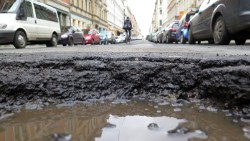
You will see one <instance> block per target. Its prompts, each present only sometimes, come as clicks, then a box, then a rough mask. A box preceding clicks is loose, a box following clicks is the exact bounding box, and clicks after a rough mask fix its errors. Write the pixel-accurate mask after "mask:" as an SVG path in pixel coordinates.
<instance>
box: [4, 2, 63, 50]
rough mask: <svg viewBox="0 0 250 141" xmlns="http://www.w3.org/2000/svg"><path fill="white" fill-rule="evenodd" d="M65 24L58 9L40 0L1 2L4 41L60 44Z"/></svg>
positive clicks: (21, 45)
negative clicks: (60, 18) (61, 25)
mask: <svg viewBox="0 0 250 141" xmlns="http://www.w3.org/2000/svg"><path fill="white" fill-rule="evenodd" d="M60 37H61V28H60V23H59V18H58V15H57V10H56V9H55V8H53V7H51V6H48V5H46V4H43V3H41V2H38V1H36V0H5V1H3V2H2V5H0V44H3V45H5V44H13V45H14V46H15V47H16V48H25V47H26V45H27V44H28V43H30V44H32V43H43V44H46V45H47V46H48V47H55V46H57V43H58V40H59V39H60Z"/></svg>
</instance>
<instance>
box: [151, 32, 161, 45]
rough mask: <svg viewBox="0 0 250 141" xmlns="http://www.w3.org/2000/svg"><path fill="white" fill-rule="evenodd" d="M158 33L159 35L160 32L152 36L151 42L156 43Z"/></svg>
mask: <svg viewBox="0 0 250 141" xmlns="http://www.w3.org/2000/svg"><path fill="white" fill-rule="evenodd" d="M159 33H160V31H157V32H156V33H155V34H153V38H152V42H154V43H158V41H157V36H158V34H159Z"/></svg>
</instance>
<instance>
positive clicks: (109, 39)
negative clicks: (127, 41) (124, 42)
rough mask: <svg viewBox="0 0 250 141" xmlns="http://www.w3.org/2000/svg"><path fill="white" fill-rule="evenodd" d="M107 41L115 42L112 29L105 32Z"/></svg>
mask: <svg viewBox="0 0 250 141" xmlns="http://www.w3.org/2000/svg"><path fill="white" fill-rule="evenodd" d="M107 37H108V43H110V44H115V34H114V32H112V31H108V32H107Z"/></svg>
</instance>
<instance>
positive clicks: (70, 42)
mask: <svg viewBox="0 0 250 141" xmlns="http://www.w3.org/2000/svg"><path fill="white" fill-rule="evenodd" d="M73 44H74V40H73V38H69V44H68V45H69V46H73Z"/></svg>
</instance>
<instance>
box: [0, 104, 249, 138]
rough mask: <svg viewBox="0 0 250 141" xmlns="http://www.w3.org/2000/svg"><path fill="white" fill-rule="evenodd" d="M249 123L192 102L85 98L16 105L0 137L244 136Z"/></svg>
mask: <svg viewBox="0 0 250 141" xmlns="http://www.w3.org/2000/svg"><path fill="white" fill-rule="evenodd" d="M249 127H250V125H249V124H248V123H247V122H242V121H241V120H240V119H237V118H234V117H232V116H230V115H229V114H228V113H225V111H222V110H219V109H218V110H217V109H215V108H214V109H213V108H212V107H205V108H202V106H200V105H198V104H195V103H189V104H185V105H176V104H172V105H170V104H168V103H161V104H153V103H149V102H145V101H130V102H122V103H119V102H118V103H114V102H113V103H110V102H105V103H85V104H75V105H73V106H69V107H65V105H57V106H56V105H50V106H47V107H44V108H43V109H40V110H27V109H26V110H25V109H21V111H20V112H19V113H16V114H14V115H13V116H11V117H8V118H4V119H2V120H0V141H247V140H249V139H248V138H247V137H248V136H249V130H248V129H250V128H249Z"/></svg>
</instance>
